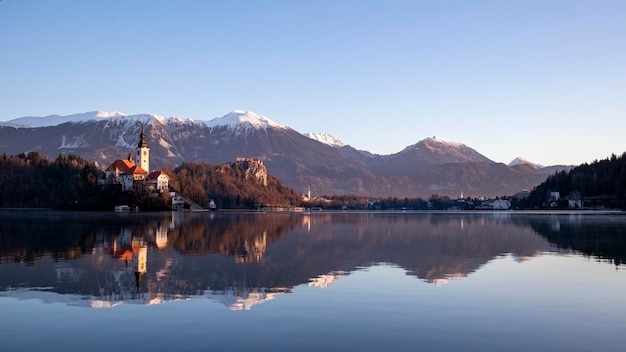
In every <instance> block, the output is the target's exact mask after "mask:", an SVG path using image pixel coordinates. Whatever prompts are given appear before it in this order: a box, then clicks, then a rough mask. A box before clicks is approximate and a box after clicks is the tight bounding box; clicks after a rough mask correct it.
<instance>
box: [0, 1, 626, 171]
mask: <svg viewBox="0 0 626 352" xmlns="http://www.w3.org/2000/svg"><path fill="white" fill-rule="evenodd" d="M236 109H240V110H245V111H253V112H256V113H258V114H262V115H264V116H266V117H268V118H270V119H272V120H273V121H275V122H277V123H279V124H281V125H285V126H289V127H291V128H293V129H295V130H297V131H299V132H301V133H306V132H317V133H319V132H328V133H330V134H331V135H333V136H334V137H335V138H337V139H339V140H341V141H342V142H344V143H346V144H349V145H351V146H353V147H355V148H357V149H361V150H367V151H370V152H372V153H377V154H393V153H397V152H399V151H401V150H402V149H404V148H405V147H407V146H409V145H412V144H415V143H417V142H418V141H420V140H422V139H424V138H427V137H432V136H438V137H441V138H444V139H447V140H450V141H454V142H460V143H464V144H466V145H468V146H470V147H472V148H474V149H476V150H477V151H478V152H480V153H482V154H483V155H485V156H486V157H488V158H490V159H492V160H494V161H497V162H504V163H508V162H510V161H511V160H513V159H514V158H515V157H517V156H521V157H524V158H526V159H528V160H530V161H532V162H536V163H540V164H543V165H555V164H570V165H577V164H581V163H585V162H592V161H594V160H596V159H597V160H600V159H605V158H607V157H609V156H610V155H611V154H612V153H615V154H617V155H620V154H622V153H623V152H624V151H626V138H624V134H625V133H624V131H626V1H623V0H615V1H606V0H590V1H576V0H567V1H556V0H555V1H552V0H540V1H535V0H519V1H518V0H507V1H501V0H497V1H478V0H476V1H472V0H469V1H468V0H460V1H446V0H441V1H435V0H409V1H400V0H385V1H381V0H377V1H369V0H334V1H321V0H320V1H316V0H309V1H297V0H296V1H294V0H288V1H273V0H265V1H252V0H251V1H237V0H229V1H191V0H189V1H184V0H183V1H171V0H170V1H160V0H150V1H140V0H137V1H126V0H119V1H116V0H110V1H78V0H76V1H67V0H54V1H50V0H0V121H7V120H11V119H14V118H18V117H23V116H47V115H52V114H58V115H69V114H74V113H82V112H87V111H94V110H103V111H121V112H123V113H126V114H140V113H155V114H159V115H163V116H178V117H189V118H193V119H195V120H210V119H213V118H215V117H220V116H223V115H226V114H227V113H229V112H230V111H233V110H236Z"/></svg>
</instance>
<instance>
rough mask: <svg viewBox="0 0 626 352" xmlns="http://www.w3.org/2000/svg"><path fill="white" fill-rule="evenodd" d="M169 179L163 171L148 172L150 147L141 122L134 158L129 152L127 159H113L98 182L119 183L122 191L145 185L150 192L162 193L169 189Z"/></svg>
mask: <svg viewBox="0 0 626 352" xmlns="http://www.w3.org/2000/svg"><path fill="white" fill-rule="evenodd" d="M169 180H170V178H169V176H167V174H166V173H164V172H163V171H160V170H157V171H152V172H150V148H149V147H148V143H147V142H146V134H145V133H144V129H143V124H142V125H141V134H140V135H139V144H138V145H137V150H136V153H135V159H134V160H133V158H132V155H131V153H129V154H128V158H127V159H125V160H122V159H118V160H115V161H114V162H113V163H112V164H111V166H109V167H107V168H106V169H105V170H104V176H103V178H102V179H101V180H100V184H109V185H111V184H113V185H121V187H122V191H130V190H133V189H135V188H136V187H135V186H136V185H145V186H146V187H147V189H148V190H149V191H151V192H152V193H162V192H167V191H168V190H169Z"/></svg>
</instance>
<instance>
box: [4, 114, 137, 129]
mask: <svg viewBox="0 0 626 352" xmlns="http://www.w3.org/2000/svg"><path fill="white" fill-rule="evenodd" d="M125 116H128V115H126V114H124V113H121V112H118V111H90V112H85V113H81V114H72V115H67V116H59V115H49V116H43V117H42V116H24V117H19V118H17V119H13V120H10V121H7V122H4V123H3V125H5V126H12V127H26V128H28V127H33V128H34V127H50V126H58V125H61V124H64V123H67V122H74V123H83V122H87V121H97V120H106V119H109V118H115V117H125Z"/></svg>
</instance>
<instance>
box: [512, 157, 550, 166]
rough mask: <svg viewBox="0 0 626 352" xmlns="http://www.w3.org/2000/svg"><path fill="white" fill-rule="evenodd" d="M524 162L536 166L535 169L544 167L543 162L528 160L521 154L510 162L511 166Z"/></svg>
mask: <svg viewBox="0 0 626 352" xmlns="http://www.w3.org/2000/svg"><path fill="white" fill-rule="evenodd" d="M523 164H526V165H530V166H532V167H534V168H535V169H541V168H543V167H544V166H543V165H541V164H537V163H533V162H532V161H528V160H526V159H524V158H522V157H521V156H518V157H517V158H515V159H513V160H512V161H511V162H510V163H509V166H515V165H523Z"/></svg>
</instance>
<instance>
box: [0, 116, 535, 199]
mask: <svg viewBox="0 0 626 352" xmlns="http://www.w3.org/2000/svg"><path fill="white" fill-rule="evenodd" d="M142 124H143V125H144V126H145V131H146V136H147V139H148V144H149V146H150V156H151V163H150V164H151V166H152V167H153V168H155V169H157V168H163V167H175V166H177V165H180V164H181V163H182V162H183V161H200V160H202V161H208V162H211V163H223V162H232V161H234V160H235V159H236V158H237V157H238V156H246V157H254V158H259V159H262V160H263V161H264V163H265V165H266V167H267V170H268V172H269V173H270V174H272V175H274V176H276V177H278V178H279V179H281V180H282V181H283V182H284V183H285V184H286V185H287V186H289V187H292V188H294V189H295V190H296V191H297V192H302V193H303V192H305V191H306V190H308V189H310V190H311V192H312V193H313V194H316V195H333V194H354V195H369V196H391V197H417V196H421V197H428V196H430V195H431V194H435V193H436V194H440V195H450V196H456V195H458V194H460V192H464V193H465V194H466V195H476V196H478V195H485V196H493V195H503V194H514V193H516V192H517V191H519V190H521V189H531V188H532V187H534V186H535V185H537V184H539V183H540V182H542V181H543V180H545V177H546V170H547V168H544V169H536V168H534V167H528V165H527V164H524V163H519V165H514V166H511V167H509V166H507V165H504V164H499V163H495V162H493V161H492V160H490V159H489V158H487V157H485V156H484V155H482V154H480V153H479V152H477V151H476V150H474V149H472V148H470V147H469V146H466V145H464V144H461V143H456V142H451V141H446V140H444V139H442V138H439V137H433V138H427V139H424V140H422V141H419V142H418V143H416V144H414V145H411V146H408V147H406V148H405V149H404V150H402V151H400V152H398V153H396V154H391V155H378V154H372V153H370V152H367V151H361V150H357V149H354V148H352V147H351V146H348V145H344V144H343V143H342V142H341V141H339V140H337V139H336V138H334V137H332V136H331V135H330V134H328V133H320V134H307V135H303V134H301V133H299V132H297V131H295V130H293V129H292V128H290V127H287V126H283V125H280V124H278V123H276V122H274V121H272V120H270V119H269V118H267V117H265V116H263V115H259V114H256V113H253V112H245V111H239V110H235V111H233V112H231V113H229V114H227V115H225V116H223V117H219V118H215V119H212V120H210V121H202V120H194V119H189V118H178V117H164V116H160V115H156V114H140V115H126V114H123V113H120V112H101V111H94V112H88V113H83V114H75V115H69V116H58V115H50V116H45V117H23V118H18V119H15V120H11V121H8V122H4V123H0V152H4V153H9V154H18V153H22V152H28V151H38V152H40V153H42V154H44V155H47V156H49V157H51V158H56V156H57V155H59V154H76V155H80V156H82V157H84V158H86V159H88V160H93V161H96V162H97V163H98V165H99V166H100V167H102V168H104V167H106V166H108V165H109V164H110V163H111V162H113V161H114V160H115V159H120V158H126V157H127V156H128V154H129V153H132V152H134V148H135V146H136V144H137V142H138V140H139V133H140V131H141V126H142Z"/></svg>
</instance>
